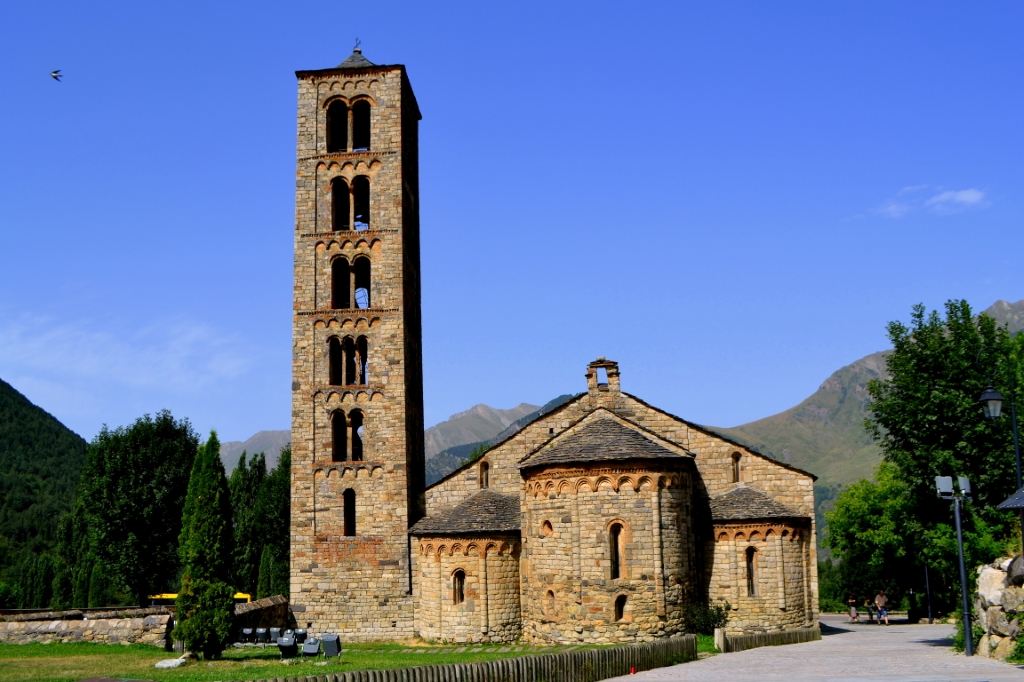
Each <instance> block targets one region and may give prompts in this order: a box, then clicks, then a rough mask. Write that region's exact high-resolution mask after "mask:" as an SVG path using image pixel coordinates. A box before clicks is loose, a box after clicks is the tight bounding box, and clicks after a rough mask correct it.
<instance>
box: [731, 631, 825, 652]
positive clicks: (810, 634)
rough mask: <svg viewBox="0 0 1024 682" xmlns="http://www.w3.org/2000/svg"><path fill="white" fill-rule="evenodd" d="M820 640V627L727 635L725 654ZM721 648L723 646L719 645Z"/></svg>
mask: <svg viewBox="0 0 1024 682" xmlns="http://www.w3.org/2000/svg"><path fill="white" fill-rule="evenodd" d="M819 639H821V628H818V627H813V628H799V629H796V630H781V631H778V632H758V633H755V634H752V635H736V636H733V635H726V637H725V651H724V652H729V653H733V652H736V651H746V650H747V649H756V648H757V647H760V646H777V645H779V644H800V643H802V642H816V641H818V640H819ZM719 648H721V645H719ZM724 652H723V653H724Z"/></svg>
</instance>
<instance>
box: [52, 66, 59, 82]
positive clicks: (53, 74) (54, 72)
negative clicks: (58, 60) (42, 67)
mask: <svg viewBox="0 0 1024 682" xmlns="http://www.w3.org/2000/svg"><path fill="white" fill-rule="evenodd" d="M50 78H52V79H53V80H55V81H57V82H58V83H59V82H60V78H61V76H60V69H57V70H56V71H51V72H50Z"/></svg>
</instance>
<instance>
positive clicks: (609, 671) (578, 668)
mask: <svg viewBox="0 0 1024 682" xmlns="http://www.w3.org/2000/svg"><path fill="white" fill-rule="evenodd" d="M696 658H697V637H696V636H695V635H676V636H674V637H666V638H665V639H662V640H658V641H656V642H645V643H643V644H631V645H628V646H617V647H609V648H607V649H581V650H577V651H564V652H561V653H557V654H541V655H539V656H520V657H518V658H503V659H500V660H497V661H481V662H479V663H452V664H449V665H421V666H415V667H412V668H394V669H390V670H354V671H352V672H346V673H341V674H340V675H315V676H309V677H299V678H288V679H289V680H296V681H297V682H428V681H429V682H597V680H606V679H608V678H610V677H620V676H622V675H628V674H630V673H631V672H641V671H643V670H652V669H654V668H662V667H665V666H667V665H675V664H676V663H685V662H687V661H692V660H695V659H696ZM255 682H281V678H278V680H256V681H255Z"/></svg>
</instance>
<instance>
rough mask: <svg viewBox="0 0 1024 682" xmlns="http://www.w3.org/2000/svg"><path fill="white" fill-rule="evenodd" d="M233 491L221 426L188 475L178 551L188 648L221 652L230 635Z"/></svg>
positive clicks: (183, 636)
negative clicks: (223, 452)
mask: <svg viewBox="0 0 1024 682" xmlns="http://www.w3.org/2000/svg"><path fill="white" fill-rule="evenodd" d="M231 519H232V513H231V492H230V490H229V489H228V481H227V478H226V477H225V475H224V465H223V464H222V463H221V460H220V442H219V441H218V440H217V434H216V432H211V433H210V438H209V440H207V441H206V444H205V445H204V446H202V447H201V448H200V449H199V453H198V454H197V456H196V458H195V464H194V466H193V467H192V475H191V476H190V478H189V484H188V496H187V497H186V498H185V508H184V512H183V514H182V520H181V537H180V547H179V553H180V557H181V563H182V566H183V567H184V573H183V576H182V580H181V589H180V590H179V592H178V599H177V602H176V605H177V612H178V617H179V619H180V620H179V622H178V625H177V627H175V628H174V636H175V637H176V638H177V639H180V640H182V641H183V642H184V643H185V647H186V648H187V649H188V650H189V651H193V652H200V653H202V655H203V658H216V657H218V656H220V654H221V652H223V651H224V647H225V646H226V645H227V643H228V641H229V639H230V637H231V627H232V621H233V618H234V599H233V595H234V589H233V588H232V586H231V584H232V579H233V577H234V576H233V573H234V571H233V567H232V557H233V556H234V533H233V530H232V527H231V525H232V522H231Z"/></svg>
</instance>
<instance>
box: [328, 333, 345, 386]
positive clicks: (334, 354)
mask: <svg viewBox="0 0 1024 682" xmlns="http://www.w3.org/2000/svg"><path fill="white" fill-rule="evenodd" d="M327 368H328V370H327V371H328V383H329V384H330V385H331V386H341V385H342V384H343V383H344V374H343V372H344V369H345V352H344V349H343V348H342V344H341V341H340V340H338V337H337V336H332V337H331V340H330V341H328V342H327Z"/></svg>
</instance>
